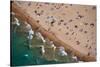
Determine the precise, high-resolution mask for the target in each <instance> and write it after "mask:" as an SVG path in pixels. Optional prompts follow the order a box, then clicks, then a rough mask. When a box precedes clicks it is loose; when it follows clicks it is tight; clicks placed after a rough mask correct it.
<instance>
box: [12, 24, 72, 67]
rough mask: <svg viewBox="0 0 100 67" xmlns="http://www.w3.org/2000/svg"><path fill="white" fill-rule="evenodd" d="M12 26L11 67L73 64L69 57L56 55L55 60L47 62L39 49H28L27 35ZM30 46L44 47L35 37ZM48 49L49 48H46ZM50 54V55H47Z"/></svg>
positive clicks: (19, 28)
mask: <svg viewBox="0 0 100 67" xmlns="http://www.w3.org/2000/svg"><path fill="white" fill-rule="evenodd" d="M15 27H16V26H12V29H11V31H12V32H11V33H12V35H11V58H12V59H11V66H25V65H43V64H58V63H70V62H74V61H73V60H72V59H71V57H70V56H67V57H61V56H58V55H57V54H56V55H55V59H57V60H58V61H57V60H47V58H45V57H43V56H42V53H41V48H40V47H34V48H31V49H30V48H29V47H28V43H27V38H26V36H27V34H26V33H25V32H23V30H22V29H21V27H17V28H16V31H15ZM32 45H33V46H36V45H44V44H43V43H42V40H41V39H37V38H36V37H34V38H33V40H32ZM48 49H50V48H48ZM49 52H50V51H49ZM48 54H50V53H48ZM61 60H64V61H61Z"/></svg>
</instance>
